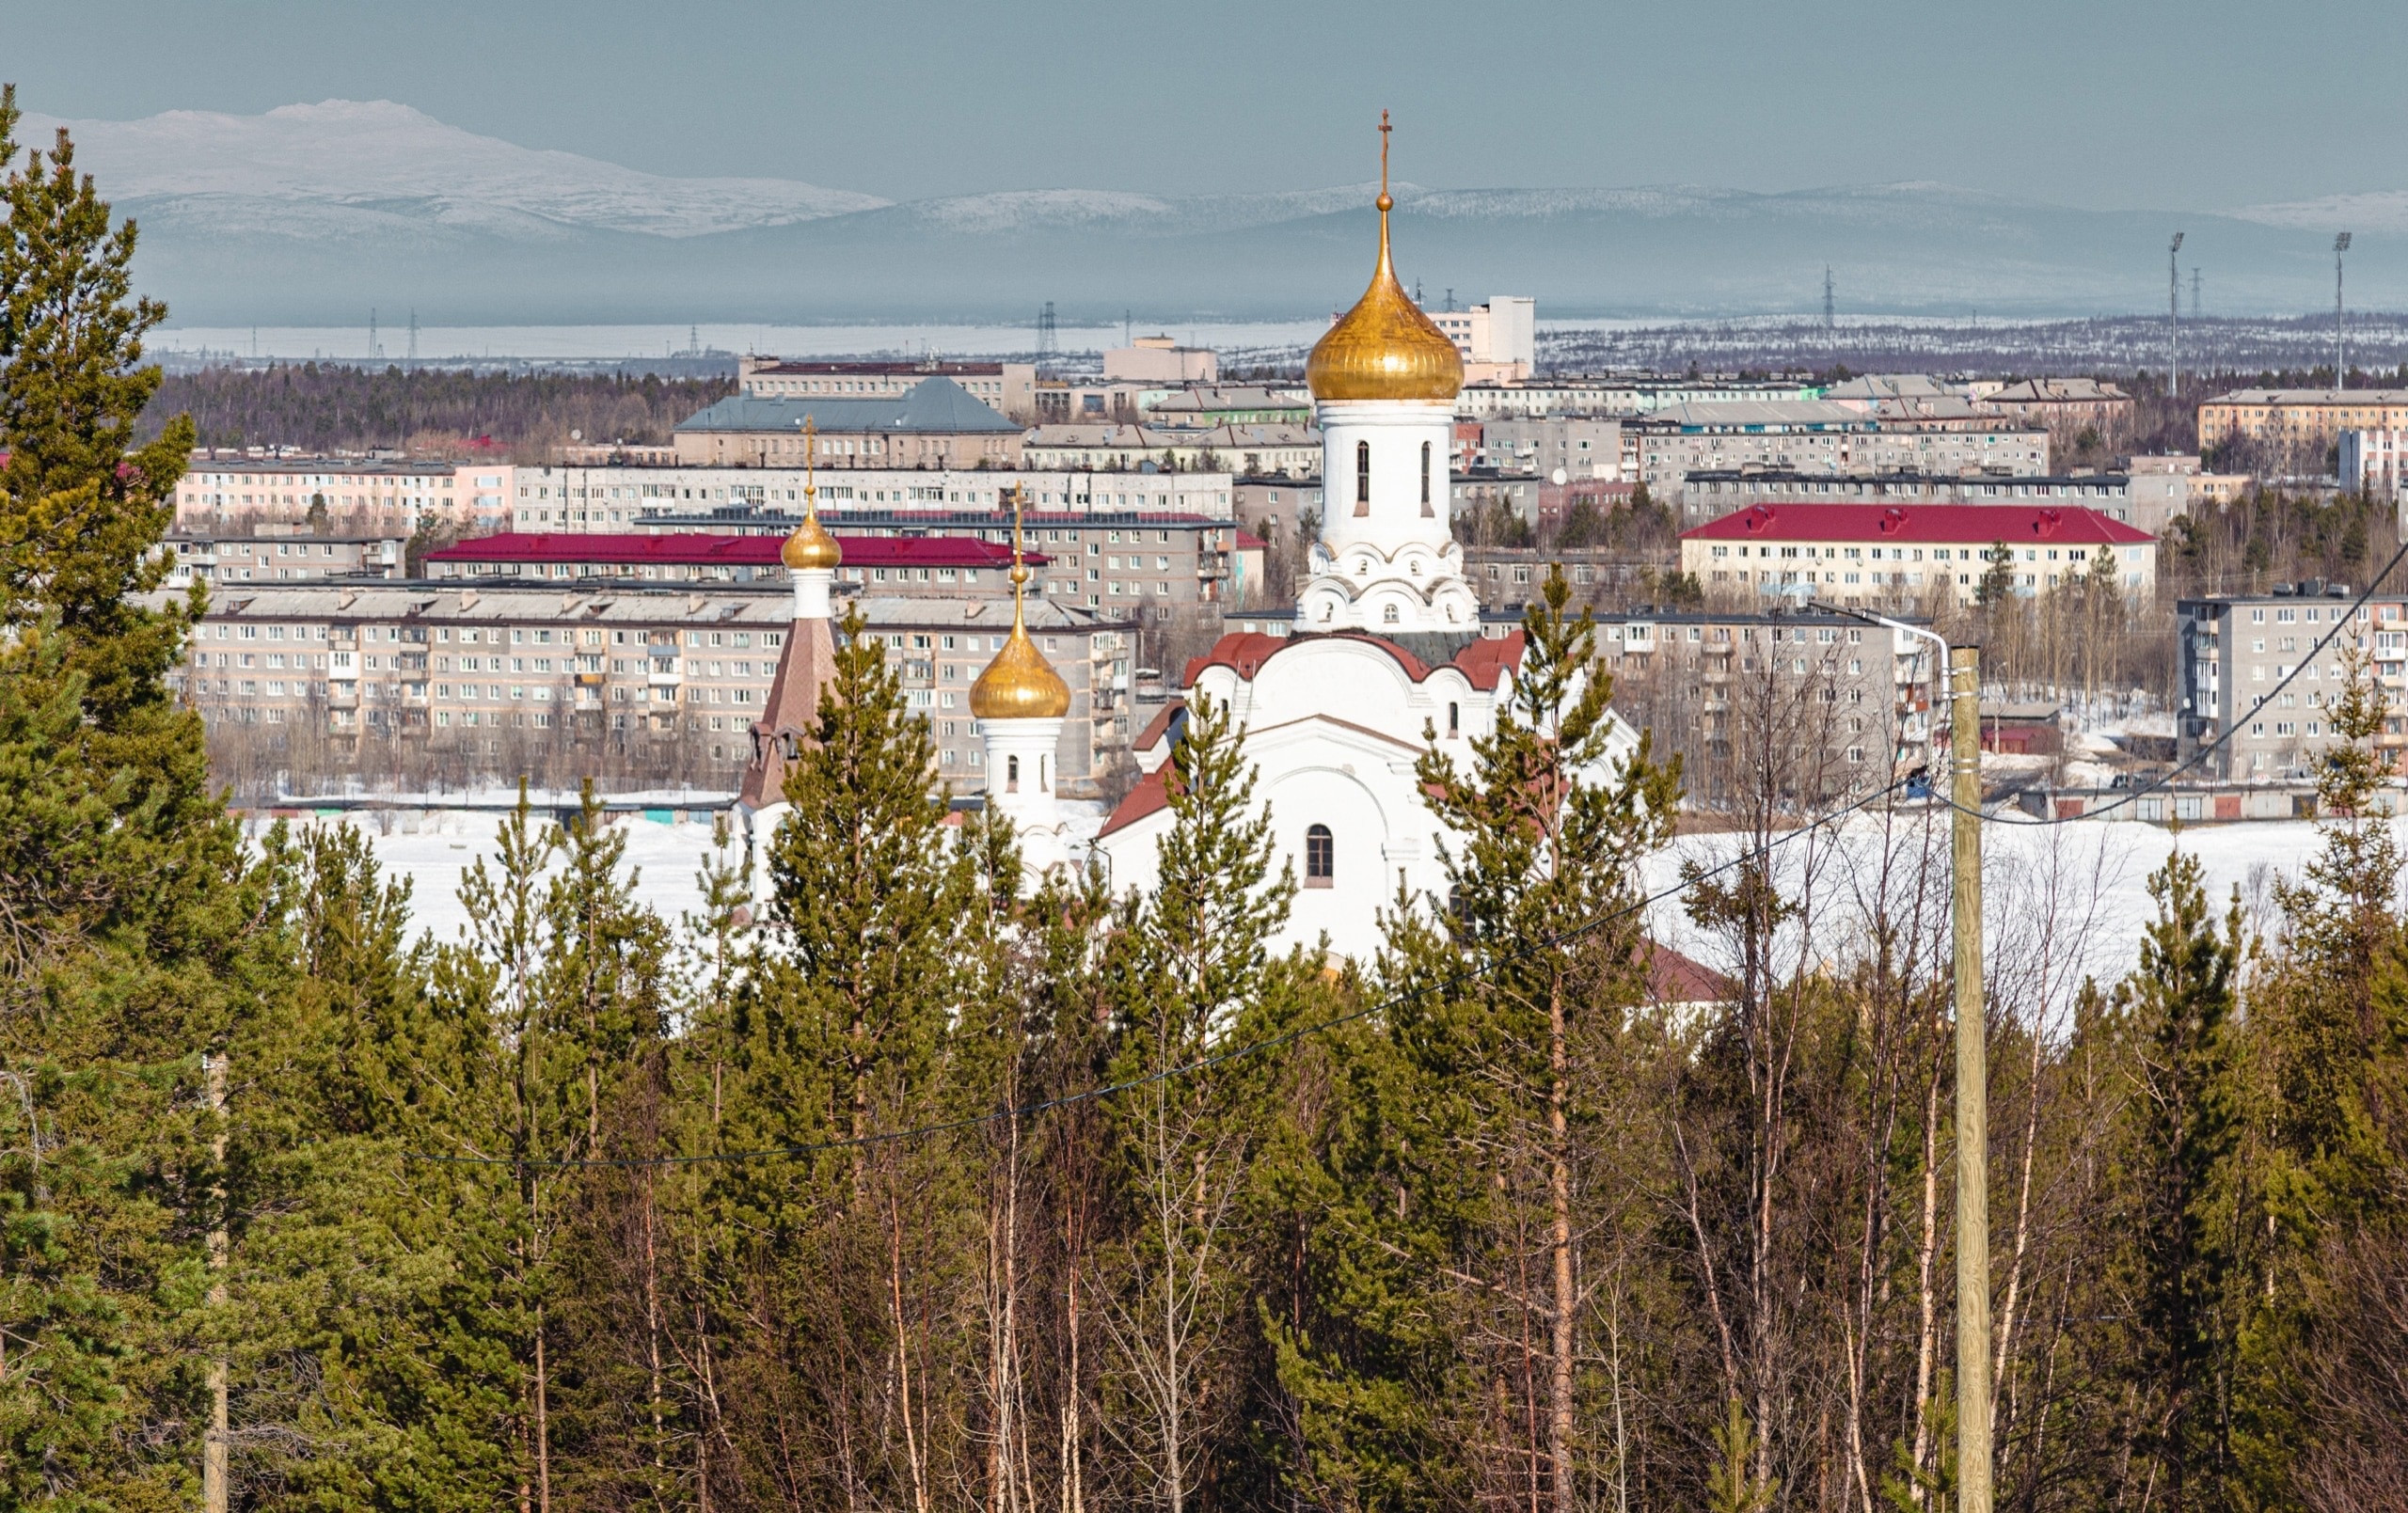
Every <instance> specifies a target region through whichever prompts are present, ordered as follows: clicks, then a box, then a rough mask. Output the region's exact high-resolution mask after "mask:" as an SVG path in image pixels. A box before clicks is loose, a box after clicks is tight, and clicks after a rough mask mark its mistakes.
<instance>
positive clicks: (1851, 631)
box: [1597, 608, 1933, 803]
mask: <svg viewBox="0 0 2408 1513" xmlns="http://www.w3.org/2000/svg"><path fill="white" fill-rule="evenodd" d="M1909 623H1912V622H1911V621H1910V622H1909ZM1597 652H1598V658H1599V661H1600V662H1601V663H1602V664H1603V665H1604V667H1605V669H1606V670H1607V671H1608V672H1609V673H1611V674H1612V676H1613V680H1614V692H1613V702H1614V708H1615V710H1616V711H1617V712H1618V713H1620V714H1621V715H1622V716H1623V717H1624V718H1625V719H1628V720H1629V721H1631V723H1633V724H1635V725H1638V726H1640V727H1641V728H1643V729H1648V730H1651V731H1653V732H1654V733H1655V736H1656V750H1657V751H1659V752H1676V753H1678V754H1679V755H1680V756H1681V757H1682V759H1683V776H1684V779H1685V780H1686V781H1687V784H1688V786H1689V790H1690V792H1691V794H1692V795H1693V796H1696V797H1698V798H1700V799H1702V800H1703V801H1705V802H1707V803H1713V802H1716V801H1718V800H1721V799H1727V798H1730V797H1732V796H1734V794H1735V791H1736V790H1738V789H1740V788H1742V787H1745V786H1746V785H1748V784H1750V783H1751V782H1753V781H1756V780H1761V777H1762V772H1761V767H1760V765H1759V766H1758V767H1757V769H1756V770H1753V771H1751V770H1748V769H1749V767H1750V764H1749V763H1748V762H1747V753H1748V752H1750V751H1751V750H1758V751H1760V750H1762V749H1766V748H1767V747H1769V748H1770V749H1773V750H1775V751H1777V752H1779V753H1780V754H1781V757H1782V761H1781V762H1780V764H1779V776H1778V780H1779V781H1781V782H1782V783H1783V784H1794V785H1795V788H1794V790H1793V796H1796V797H1801V798H1803V797H1829V796H1834V795H1837V794H1840V793H1844V792H1846V791H1849V790H1851V789H1859V788H1862V787H1864V786H1867V785H1876V784H1880V783H1886V782H1888V781H1890V780H1891V779H1892V777H1893V773H1894V771H1895V770H1896V767H1897V766H1898V765H1899V764H1901V763H1902V762H1903V763H1918V764H1919V763H1920V762H1921V761H1922V760H1924V757H1925V742H1927V741H1928V740H1929V739H1930V735H1931V729H1930V724H1929V717H1930V707H1931V703H1930V689H1931V678H1932V673H1933V668H1932V665H1931V653H1930V643H1929V642H1927V641H1925V640H1923V639H1922V638H1918V637H1914V636H1910V635H1909V634H1907V633H1906V632H1904V631H1900V630H1894V629H1892V628H1890V627H1887V626H1881V625H1868V624H1866V623H1863V622H1862V621H1861V620H1855V619H1851V618H1849V617H1846V616H1844V615H1839V614H1834V613H1831V612H1830V611H1827V610H1815V609H1810V608H1800V609H1798V610H1797V611H1795V612H1783V613H1732V612H1729V611H1722V612H1716V611H1710V610H1709V611H1702V612H1671V611H1655V610H1650V611H1639V612H1633V613H1626V614H1607V615H1601V616H1600V617H1598V620H1597ZM1735 759H1736V764H1735Z"/></svg>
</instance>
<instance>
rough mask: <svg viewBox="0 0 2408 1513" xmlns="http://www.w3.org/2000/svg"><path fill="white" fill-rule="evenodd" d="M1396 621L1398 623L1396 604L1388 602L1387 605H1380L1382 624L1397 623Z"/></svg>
mask: <svg viewBox="0 0 2408 1513" xmlns="http://www.w3.org/2000/svg"><path fill="white" fill-rule="evenodd" d="M1380 623H1381V624H1383V625H1393V624H1395V623H1397V613H1396V606H1394V605H1392V604H1386V605H1382V606H1380Z"/></svg>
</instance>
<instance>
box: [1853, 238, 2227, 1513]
mask: <svg viewBox="0 0 2408 1513" xmlns="http://www.w3.org/2000/svg"><path fill="white" fill-rule="evenodd" d="M2175 240H2176V241H2177V242H2179V241H2180V240H2181V239H2180V238H2179V237H2177V238H2176V239H2175ZM1812 602H1813V604H1814V607H1816V608H1819V609H1830V610H1834V611H1836V612H1837V613H1839V614H1843V615H1847V616H1850V617H1852V618H1854V619H1857V620H1862V621H1869V622H1871V623H1874V624H1877V625H1884V626H1887V627H1889V628H1890V629H1891V630H1893V631H1896V632H1898V633H1899V634H1901V635H1906V636H1912V637H1915V638H1918V639H1921V640H1925V641H1929V642H1930V643H1931V644H1932V645H1933V646H1934V647H1935V648H1937V649H1938V654H1939V657H1940V664H1939V666H1938V667H1937V668H1936V669H1935V670H1934V671H1933V674H1932V684H1933V688H1934V692H1937V691H1938V690H1939V688H1940V687H1941V686H1945V687H1946V688H1947V690H1948V697H1949V711H1948V715H1949V737H1948V757H1949V761H1948V766H1949V808H1950V810H1951V811H1952V812H1951V813H1950V815H1949V843H1948V850H1949V871H1950V873H1951V875H1952V882H1953V887H1952V890H1951V916H1952V917H1951V920H1950V928H1949V935H1950V938H1951V948H1952V949H1951V975H1952V976H1953V977H1954V978H1955V979H1956V990H1957V993H1956V996H1957V1507H1958V1508H1959V1509H1961V1510H1962V1513H1990V1490H1991V1489H1990V1468H1991V1457H1990V1386H1991V1383H1990V1365H1989V1363H1990V1197H1989V1182H1990V1177H1989V1150H1990V1138H1989V1043H1988V1023H1987V1021H1986V1019H1985V1018H1984V1015H1985V1012H1986V1011H1985V1010H1984V1008H1983V1005H1982V777H1981V768H1982V705H1981V672H1980V666H1981V654H1980V653H1979V652H1978V651H1976V650H1975V649H1974V648H1972V647H1970V646H1960V647H1957V648H1955V649H1954V650H1952V649H1950V647H1949V645H1948V643H1947V642H1946V641H1945V640H1943V639H1941V637H1940V634H1939V633H1938V632H1936V631H1931V630H1926V629H1925V628H1924V627H1922V626H1920V625H1909V624H1908V623H1905V622H1903V621H1897V620H1891V619H1888V618H1886V617H1884V616H1881V615H1876V614H1868V613H1866V612H1865V611H1863V610H1861V609H1842V608H1840V607H1838V606H1836V605H1831V604H1825V603H1822V602H1820V601H1812ZM1943 679H1944V680H1945V683H1944V685H1943V683H1942V680H1943ZM1933 702H1934V703H1935V704H1937V703H1938V700H1936V699H1935V700H1934V701H1933ZM1932 713H1933V715H1934V716H1935V717H1937V716H1938V714H1939V711H1938V710H1937V709H1934V710H1933V712H1932ZM1931 740H1932V750H1933V752H1934V754H1937V753H1938V751H1939V749H1940V735H1939V732H1938V730H1937V729H1936V728H1935V729H1934V731H1933V733H1932V738H1931ZM1926 770H1928V769H1926ZM1930 776H1931V777H1932V778H1934V779H1937V777H1938V776H1939V775H1938V774H1937V773H1932V774H1931V775H1930ZM1938 791H1939V790H1938V788H1937V787H1936V786H1935V787H1934V789H1933V792H1935V793H1937V792H1938Z"/></svg>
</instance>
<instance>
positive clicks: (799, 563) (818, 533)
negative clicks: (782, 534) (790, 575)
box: [778, 511, 845, 573]
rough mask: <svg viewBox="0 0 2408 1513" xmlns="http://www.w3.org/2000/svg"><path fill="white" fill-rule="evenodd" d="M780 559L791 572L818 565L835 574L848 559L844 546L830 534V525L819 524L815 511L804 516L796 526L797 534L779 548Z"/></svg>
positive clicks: (788, 538)
mask: <svg viewBox="0 0 2408 1513" xmlns="http://www.w3.org/2000/svg"><path fill="white" fill-rule="evenodd" d="M778 559H779V560H780V561H782V562H784V563H785V565H786V568H787V571H789V572H794V573H800V572H802V571H804V570H805V569H807V568H815V567H816V568H820V569H823V570H825V571H827V572H830V573H833V572H834V571H835V570H836V565H837V564H838V563H840V562H842V561H843V560H844V559H845V549H844V548H843V547H842V546H839V545H838V544H836V538H835V537H833V536H832V535H830V534H828V528H827V527H825V526H823V525H821V524H820V523H819V515H818V512H816V511H813V512H807V513H805V514H804V515H803V517H802V524H801V525H799V526H797V527H795V528H794V534H793V535H791V536H788V537H787V538H786V544H784V546H781V547H779V548H778Z"/></svg>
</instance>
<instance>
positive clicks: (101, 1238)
mask: <svg viewBox="0 0 2408 1513" xmlns="http://www.w3.org/2000/svg"><path fill="white" fill-rule="evenodd" d="M16 119H17V111H16V106H15V100H14V96H13V93H11V92H8V91H5V90H0V165H7V167H8V177H7V180H6V181H5V183H4V184H0V200H5V203H6V208H7V209H6V213H7V224H6V226H5V228H0V450H5V451H7V452H8V456H9V460H8V465H7V466H6V468H5V469H0V631H5V633H6V634H5V644H0V899H5V900H6V901H7V908H6V909H5V910H0V1085H4V1086H6V1087H7V1089H8V1092H9V1094H10V1095H11V1096H10V1098H9V1107H8V1111H7V1112H6V1113H5V1114H0V1118H5V1119H6V1120H7V1121H8V1123H9V1124H10V1125H12V1126H13V1127H14V1129H13V1132H12V1137H11V1138H9V1139H8V1141H7V1142H6V1144H7V1147H8V1151H9V1153H10V1154H8V1155H7V1156H5V1157H0V1331H5V1332H6V1333H5V1338H7V1339H8V1341H9V1342H10V1345H9V1349H10V1352H11V1361H10V1367H9V1369H8V1371H7V1372H6V1373H5V1374H0V1505H15V1504H17V1503H19V1502H24V1501H29V1500H34V1499H42V1500H47V1501H52V1502H55V1503H63V1504H66V1505H101V1504H104V1503H114V1504H118V1505H129V1504H131V1505H143V1504H149V1503H153V1502H161V1501H166V1500H182V1499H185V1498H187V1497H188V1496H190V1495H191V1494H192V1491H193V1488H194V1484H195V1482H196V1480H197V1476H198V1463H199V1453H198V1452H199V1439H200V1429H201V1426H202V1425H203V1424H204V1423H205V1422H206V1421H207V1418H208V1403H207V1394H206V1391H205V1388H204V1382H203V1373H202V1371H201V1370H200V1368H199V1366H198V1358H197V1357H196V1356H195V1355H194V1354H193V1353H192V1352H191V1350H190V1345H191V1342H192V1340H193V1339H194V1337H195V1336H196V1335H197V1334H198V1332H201V1331H202V1330H204V1328H205V1327H206V1316H207V1309H208V1302H207V1297H208V1290H209V1289H208V1285H207V1282H206V1275H207V1265H206V1253H207V1249H208V1247H207V1243H206V1237H207V1236H208V1235H209V1233H210V1232H211V1231H212V1230H213V1229H214V1228H215V1227H217V1226H219V1225H220V1224H222V1222H223V1221H224V1217H225V1215H224V1206H223V1202H222V1199H221V1197H220V1194H221V1193H222V1192H223V1191H224V1189H225V1184H224V1182H223V1173H222V1171H221V1170H220V1169H219V1167H218V1165H217V1163H216V1161H215V1160H214V1156H213V1154H212V1146H213V1140H214V1135H215V1134H216V1132H217V1130H218V1128H219V1124H218V1120H217V1117H216V1116H215V1115H214V1113H213V1112H212V1111H210V1109H209V1106H208V1104H209V1099H208V1096H207V1095H206V1093H205V1092H204V1083H205V1081H206V1080H207V1079H206V1074H205V1073H204V1072H203V1069H202V1068H203V1058H204V1057H206V1056H212V1055H214V1054H217V1053H220V1052H222V1051H223V1050H224V1048H225V1047H226V1045H227V1043H228V1040H229V1038H230V1035H231V1034H232V1033H233V1032H235V1029H236V1027H237V1026H238V1025H239V1023H240V1022H241V1021H242V1020H243V1018H244V1017H246V1015H248V1014H250V1013H252V1012H254V1011H255V1010H256V1007H257V994H258V992H259V990H260V987H261V974H262V972H263V971H266V970H268V969H270V968H271V966H272V964H271V963H269V962H268V961H267V960H265V958H264V952H265V949H266V947H265V942H264V940H263V938H261V936H260V935H259V934H258V933H256V932H254V931H252V930H250V928H249V926H250V925H251V923H252V922H254V921H255V920H256V919H257V918H258V916H259V914H260V912H261V910H262V909H263V907H264V906H265V901H266V896H267V887H266V880H265V878H264V877H263V875H261V874H260V873H259V872H258V871H257V870H256V869H250V868H246V866H245V864H244V862H243V859H242V858H241V855H240V853H239V850H238V846H237V837H236V834H235V831H234V828H233V827H232V826H231V825H230V824H229V823H228V822H227V819H226V816H225V814H224V812H223V811H222V809H221V808H220V807H219V806H218V804H217V803H216V802H215V800H214V798H213V797H212V796H211V795H210V793H209V791H208V785H207V780H206V772H205V764H204V762H203V757H202V751H201V743H200V728H199V723H198V719H197V718H196V717H193V716H192V715H190V714H189V713H186V712H182V711H179V710H177V709H176V708H175V706H174V703H173V700H172V696H171V694H170V691H169V690H168V688H167V686H166V680H165V674H166V670H167V668H168V667H169V666H171V665H172V663H173V661H174V659H175V657H176V655H177V654H178V651H179V647H180V638H181V635H182V627H183V623H184V622H183V617H182V613H181V612H179V611H176V610H172V609H166V610H162V609H153V608H150V607H145V606H144V605H143V604H142V603H140V602H139V600H138V596H139V595H140V594H141V593H142V592H143V591H146V590H148V589H150V588H151V587H153V586H154V585H155V584H156V583H157V581H158V574H159V573H160V572H161V571H162V569H161V568H160V566H159V564H158V560H157V556H156V548H157V544H158V540H159V536H160V533H161V529H162V528H163V525H164V521H165V519H166V500H167V498H168V496H169V492H170V490H171V489H172V487H173V485H174V482H175V480H176V478H177V476H178V475H179V473H180V472H181V469H182V456H183V452H184V450H185V449H186V448H187V446H188V445H189V439H190V429H189V427H188V426H182V425H178V424H171V425H170V426H169V427H168V428H167V432H166V433H165V434H163V435H162V437H161V439H160V440H159V441H158V442H157V443H155V444H154V445H152V446H150V447H148V448H141V449H129V446H128V443H129V442H130V440H131V435H132V433H131V429H130V428H131V426H132V424H133V422H134V419H135V415H136V414H137V413H138V412H139V410H140V409H141V406H142V404H143V402H144V401H145V400H146V399H147V398H148V396H149V395H150V392H151V391H152V390H153V388H154V387H155V386H156V385H157V382H158V373H157V370H156V369H155V368H145V367H143V366H142V364H141V357H142V347H141V337H142V334H143V333H144V332H145V331H146V330H148V329H149V328H150V326H151V325H153V324H155V323H157V321H158V320H159V319H160V318H161V316H162V315H163V314H164V311H162V310H161V309H160V308H159V307H157V306H156V305H153V304H150V303H148V302H135V301H131V300H130V299H129V297H128V269H129V264H130V260H131V257H132V254H133V249H134V228H133V227H132V225H131V224H130V223H128V224H125V225H123V226H119V227H118V228H116V229H112V228H111V225H110V217H109V208H108V206H107V204H106V202H104V201H103V200H102V199H100V198H99V197H98V196H97V194H96V193H95V191H94V189H93V186H92V184H91V183H90V181H88V180H79V179H78V178H77V177H76V176H75V175H74V173H73V172H72V149H71V146H70V145H69V144H68V142H67V141H66V139H65V137H64V136H63V135H62V137H61V138H60V141H59V144H58V146H57V148H56V150H55V152H54V153H52V154H49V155H44V154H39V153H34V154H27V155H26V156H25V157H24V159H23V160H22V161H20V160H19V157H18V153H17V150H16V147H15V143H14V141H13V128H14V125H15V123H16Z"/></svg>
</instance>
